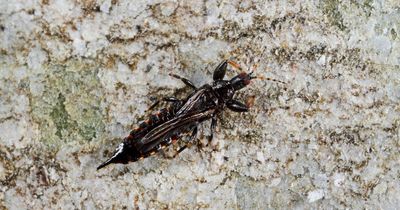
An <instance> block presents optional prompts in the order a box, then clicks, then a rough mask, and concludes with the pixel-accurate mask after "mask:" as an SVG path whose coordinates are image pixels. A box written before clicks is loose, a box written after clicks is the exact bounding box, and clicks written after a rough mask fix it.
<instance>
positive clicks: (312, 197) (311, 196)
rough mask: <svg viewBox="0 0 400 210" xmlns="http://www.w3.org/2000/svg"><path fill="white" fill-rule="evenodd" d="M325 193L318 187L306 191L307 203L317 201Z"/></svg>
mask: <svg viewBox="0 0 400 210" xmlns="http://www.w3.org/2000/svg"><path fill="white" fill-rule="evenodd" d="M324 195H325V193H324V191H323V190H321V189H318V190H313V191H310V192H308V195H307V199H308V202H309V203H313V202H315V201H318V200H320V199H322V198H323V197H324Z"/></svg>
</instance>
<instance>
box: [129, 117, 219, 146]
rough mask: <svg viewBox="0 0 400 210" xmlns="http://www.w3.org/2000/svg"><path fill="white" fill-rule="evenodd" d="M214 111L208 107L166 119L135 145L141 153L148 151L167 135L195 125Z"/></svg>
mask: <svg viewBox="0 0 400 210" xmlns="http://www.w3.org/2000/svg"><path fill="white" fill-rule="evenodd" d="M214 112H215V110H214V109H208V110H206V111H203V112H200V113H196V114H188V115H185V116H181V117H177V118H174V119H172V120H170V121H167V122H165V123H163V124H162V125H160V126H158V127H156V128H154V129H153V130H152V131H150V132H149V133H148V134H146V136H144V137H143V138H142V139H141V140H140V141H139V142H137V144H136V147H137V148H138V150H140V151H141V152H142V153H145V152H148V151H150V150H151V149H153V148H154V147H155V146H157V145H159V144H160V143H161V142H162V141H163V140H164V139H165V138H167V137H169V135H172V134H174V133H179V132H181V131H182V129H184V128H185V127H191V126H193V125H197V124H198V123H199V122H201V121H203V120H205V119H208V118H210V117H211V116H212V115H213V113H214Z"/></svg>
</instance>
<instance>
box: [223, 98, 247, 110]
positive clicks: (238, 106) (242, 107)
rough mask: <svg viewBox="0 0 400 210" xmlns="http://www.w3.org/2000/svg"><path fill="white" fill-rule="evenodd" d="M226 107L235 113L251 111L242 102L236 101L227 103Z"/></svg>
mask: <svg viewBox="0 0 400 210" xmlns="http://www.w3.org/2000/svg"><path fill="white" fill-rule="evenodd" d="M226 106H227V107H228V108H229V109H230V110H232V111H234V112H247V111H249V108H248V107H247V106H246V105H244V104H243V103H242V102H239V101H236V100H233V99H232V100H230V101H228V102H227V103H226Z"/></svg>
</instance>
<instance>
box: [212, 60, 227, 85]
mask: <svg viewBox="0 0 400 210" xmlns="http://www.w3.org/2000/svg"><path fill="white" fill-rule="evenodd" d="M227 66H228V61H226V60H225V61H222V62H221V63H220V64H219V65H218V66H217V68H215V70H214V74H213V80H214V81H217V80H222V79H224V76H225V73H226V67H227Z"/></svg>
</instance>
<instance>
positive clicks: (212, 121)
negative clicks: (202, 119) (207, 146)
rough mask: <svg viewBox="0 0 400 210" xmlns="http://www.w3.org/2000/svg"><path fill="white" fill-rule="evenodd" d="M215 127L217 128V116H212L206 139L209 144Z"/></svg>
mask: <svg viewBox="0 0 400 210" xmlns="http://www.w3.org/2000/svg"><path fill="white" fill-rule="evenodd" d="M216 127H217V115H214V116H213V117H212V118H211V127H210V137H209V138H208V143H210V142H211V141H212V139H213V137H214V131H215V128H216Z"/></svg>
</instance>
